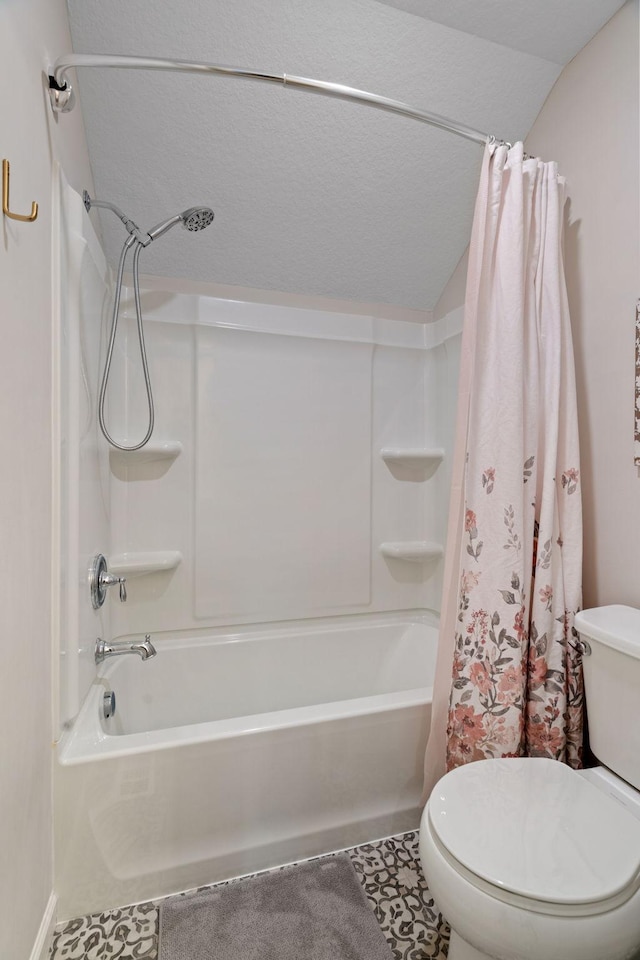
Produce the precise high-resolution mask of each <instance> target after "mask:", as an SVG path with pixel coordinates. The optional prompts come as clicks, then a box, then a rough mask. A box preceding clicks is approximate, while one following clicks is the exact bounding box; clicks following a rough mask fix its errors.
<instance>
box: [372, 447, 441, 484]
mask: <svg viewBox="0 0 640 960" xmlns="http://www.w3.org/2000/svg"><path fill="white" fill-rule="evenodd" d="M380 456H381V457H382V459H383V460H384V462H385V463H387V464H389V465H391V466H396V467H408V468H409V469H411V470H420V471H421V472H422V473H423V474H424V478H425V480H426V479H428V478H429V477H430V476H432V475H433V474H434V473H435V472H436V470H437V469H438V467H439V466H440V464H441V463H442V461H443V459H444V450H443V449H442V448H441V447H385V448H384V449H383V450H381V451H380Z"/></svg>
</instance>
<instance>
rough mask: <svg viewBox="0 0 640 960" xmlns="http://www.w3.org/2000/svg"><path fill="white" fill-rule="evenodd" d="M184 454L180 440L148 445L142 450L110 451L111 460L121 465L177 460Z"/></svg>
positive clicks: (162, 441) (113, 448)
mask: <svg viewBox="0 0 640 960" xmlns="http://www.w3.org/2000/svg"><path fill="white" fill-rule="evenodd" d="M181 453H182V444H181V443H180V441H179V440H158V441H156V442H155V443H147V444H145V446H144V447H141V448H140V450H117V449H116V448H115V447H112V448H111V449H110V450H109V459H110V461H111V462H112V463H113V462H114V461H115V462H116V463H119V464H125V465H127V464H132V463H154V461H156V460H175V459H176V457H179V456H180V454H181Z"/></svg>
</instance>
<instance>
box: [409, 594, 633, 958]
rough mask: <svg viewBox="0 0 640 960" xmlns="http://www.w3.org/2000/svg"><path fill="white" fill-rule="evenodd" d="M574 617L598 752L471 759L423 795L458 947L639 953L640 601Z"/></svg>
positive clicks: (441, 894)
mask: <svg viewBox="0 0 640 960" xmlns="http://www.w3.org/2000/svg"><path fill="white" fill-rule="evenodd" d="M576 629H577V630H578V631H579V633H580V636H581V640H582V641H583V643H584V644H585V648H586V649H585V655H584V657H583V663H584V675H585V695H586V701H587V714H588V719H589V737H590V743H591V749H592V750H593V752H594V754H595V755H596V757H597V758H598V760H599V761H600V762H601V763H602V764H603V766H600V767H596V768H595V769H591V770H583V771H579V772H577V771H574V770H571V769H570V768H569V767H567V766H565V765H564V764H562V763H557V762H556V761H554V760H545V759H531V758H526V759H505V760H484V761H481V762H479V763H470V764H467V765H466V766H463V767H459V768H457V769H456V770H452V771H451V773H448V774H446V776H444V777H443V778H442V780H440V781H439V783H437V784H436V786H435V788H434V790H433V792H432V794H431V797H430V798H429V802H428V803H427V806H426V807H425V810H424V813H423V815H422V823H421V826H420V856H421V859H422V864H423V867H424V871H425V874H426V877H427V882H428V884H429V888H430V890H431V892H432V893H433V896H434V898H435V901H436V903H437V905H438V907H439V908H440V910H441V911H442V913H443V915H444V916H445V917H446V919H447V920H448V921H449V923H450V925H451V946H450V949H449V960H490V958H498V960H630V958H640V610H635V609H632V608H630V607H622V606H611V607H601V608H598V609H594V610H585V611H584V612H582V613H580V614H578V615H577V616H576ZM604 765H606V766H604Z"/></svg>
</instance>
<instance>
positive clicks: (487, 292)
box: [425, 143, 583, 798]
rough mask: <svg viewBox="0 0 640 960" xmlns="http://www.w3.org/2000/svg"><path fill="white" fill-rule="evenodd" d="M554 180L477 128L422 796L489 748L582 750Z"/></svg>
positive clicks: (569, 428)
mask: <svg viewBox="0 0 640 960" xmlns="http://www.w3.org/2000/svg"><path fill="white" fill-rule="evenodd" d="M563 203H564V181H563V180H562V179H561V178H559V177H558V172H557V166H556V164H554V163H541V162H540V161H539V160H535V159H526V158H524V155H523V146H522V144H521V143H518V144H516V145H515V146H514V147H513V148H511V149H509V148H508V147H507V146H504V145H498V144H495V143H493V144H488V145H487V148H486V150H485V156H484V161H483V166H482V172H481V179H480V188H479V192H478V198H477V201H476V208H475V216H474V224H473V231H472V238H471V246H470V261H469V271H468V277H467V295H466V302H465V321H464V332H463V342H462V359H461V370H460V387H459V393H458V414H457V426H456V443H455V451H454V461H453V481H452V490H451V503H450V513H449V529H448V538H447V554H446V559H445V571H444V590H443V602H442V615H441V628H440V642H439V649H438V663H437V668H436V682H435V690H434V704H433V716H432V723H431V734H430V739H429V744H428V747H427V757H426V766H425V771H426V777H425V798H426V797H427V796H428V795H429V792H430V790H431V788H432V787H433V785H434V784H435V782H436V781H437V780H438V779H439V777H440V776H442V774H443V773H444V772H445V770H449V769H452V768H453V767H456V766H459V765H460V764H462V763H466V762H469V761H473V760H482V759H485V758H489V757H512V756H536V757H540V756H541V757H551V758H554V759H557V760H562V761H565V762H567V763H569V764H571V765H572V766H579V765H580V761H581V751H582V708H583V688H582V671H581V664H580V657H579V654H578V652H577V651H576V649H575V647H574V646H572V644H573V642H574V638H575V631H574V628H573V618H574V614H575V613H576V611H577V610H578V608H579V604H580V600H581V574H582V516H581V495H580V472H579V460H578V429H577V410H576V393H575V380H574V368H573V351H572V343H571V331H570V326H569V314H568V306H567V298H566V291H565V283H564V270H563V264H562V250H561V242H562V209H563Z"/></svg>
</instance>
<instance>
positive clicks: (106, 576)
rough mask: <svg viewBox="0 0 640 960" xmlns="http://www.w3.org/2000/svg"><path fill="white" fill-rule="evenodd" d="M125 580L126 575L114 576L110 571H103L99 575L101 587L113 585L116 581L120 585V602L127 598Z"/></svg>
mask: <svg viewBox="0 0 640 960" xmlns="http://www.w3.org/2000/svg"><path fill="white" fill-rule="evenodd" d="M126 582H127V578H126V577H114V576H113V574H111V573H103V574H101V575H100V585H101V586H103V587H115V585H116V583H117V584H119V585H120V590H119V593H120V603H124V602H125V600H126V599H127V588H126V586H125V584H126Z"/></svg>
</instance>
